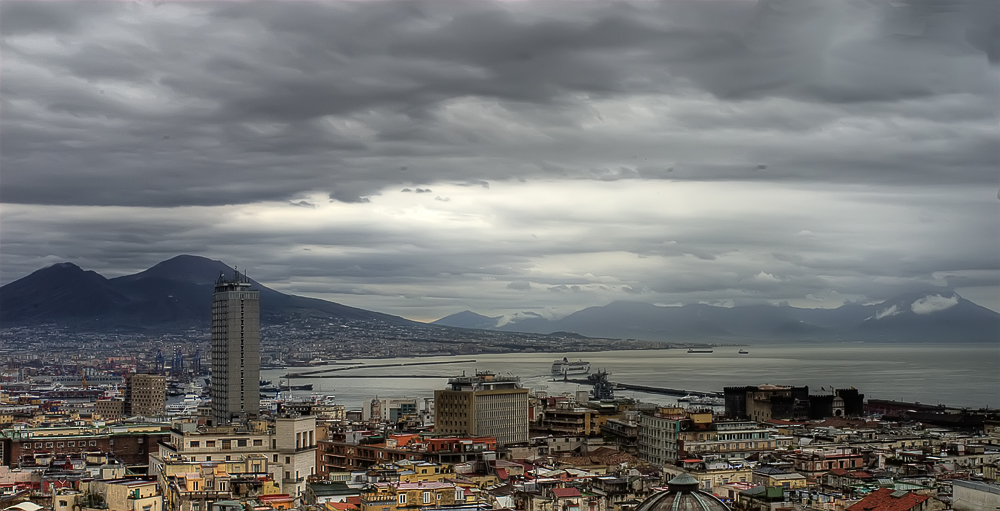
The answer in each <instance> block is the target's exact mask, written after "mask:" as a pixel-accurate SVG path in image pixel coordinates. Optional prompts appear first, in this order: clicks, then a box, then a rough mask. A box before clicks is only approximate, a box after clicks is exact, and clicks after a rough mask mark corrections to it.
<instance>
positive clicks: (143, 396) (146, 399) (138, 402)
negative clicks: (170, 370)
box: [125, 374, 167, 417]
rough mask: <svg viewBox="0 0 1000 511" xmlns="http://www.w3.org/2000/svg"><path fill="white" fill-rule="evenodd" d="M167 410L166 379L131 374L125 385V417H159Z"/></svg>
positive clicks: (154, 375)
mask: <svg viewBox="0 0 1000 511" xmlns="http://www.w3.org/2000/svg"><path fill="white" fill-rule="evenodd" d="M166 409H167V377H166V376H161V375H158V374H132V375H129V377H128V380H126V383H125V415H127V416H130V417H131V416H133V415H141V416H143V417H159V416H163V415H164V414H165V413H166Z"/></svg>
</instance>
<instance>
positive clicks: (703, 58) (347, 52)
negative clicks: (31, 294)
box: [0, 0, 1000, 206]
mask: <svg viewBox="0 0 1000 511" xmlns="http://www.w3.org/2000/svg"><path fill="white" fill-rule="evenodd" d="M0 8H2V9H3V15H4V16H3V18H4V24H3V25H2V27H0V28H2V29H3V32H4V34H3V35H4V41H3V51H4V60H3V63H2V66H3V77H4V96H3V118H2V119H0V122H2V129H3V134H4V136H3V139H2V141H0V142H2V147H0V149H2V154H3V164H4V165H3V166H4V174H5V176H4V177H5V182H4V186H3V187H2V188H0V198H2V199H3V200H4V201H5V202H17V203H42V204H95V205H101V204H120V205H143V206H173V205H184V204H192V205H207V204H228V203H238V202H244V203H251V202H255V201H258V200H287V199H290V198H291V196H293V195H295V194H297V193H301V192H310V191H320V192H325V193H327V194H328V195H329V196H330V197H331V198H332V199H334V200H338V201H344V202H363V201H364V200H368V199H369V198H370V197H371V196H372V195H373V194H377V193H379V191H380V190H382V189H384V188H385V187H387V186H398V185H400V184H403V185H407V184H412V185H417V184H420V183H433V182H437V181H442V180H445V181H466V182H486V181H488V180H497V179H511V178H531V177H533V176H563V177H577V178H583V179H600V180H614V179H628V178H635V177H654V178H659V177H666V176H667V175H668V173H667V171H665V170H663V169H667V168H676V167H677V163H678V162H682V163H683V164H682V165H681V167H680V168H681V170H684V169H687V171H686V172H684V171H678V172H670V173H669V177H670V178H671V179H696V180H700V179H710V180H713V179H723V180H731V179H744V178H746V179H767V180H772V179H773V180H793V181H794V180H808V181H826V182H867V181H874V182H883V183H885V182H894V181H896V182H901V181H905V182H907V183H910V184H914V183H953V182H976V183H985V182H992V181H995V179H994V177H995V176H994V169H995V167H996V164H997V161H998V160H1000V156H998V153H997V149H996V146H997V137H996V136H995V133H983V132H981V130H980V132H977V130H976V125H977V124H978V125H979V126H982V125H983V123H985V122H986V121H989V120H992V119H994V118H995V114H996V107H995V101H994V99H995V95H996V93H997V86H996V83H995V82H996V80H995V79H996V76H997V75H996V65H995V64H996V62H997V60H996V54H997V43H996V38H992V37H990V35H991V34H995V33H997V30H998V28H997V21H996V20H997V18H998V16H997V15H996V11H997V4H995V3H993V2H986V1H983V2H971V1H970V2H938V3H934V2H931V3H927V2H915V3H912V4H898V3H889V2H879V1H872V2H853V3H842V2H823V1H819V0H812V1H806V2H801V1H798V2H790V1H767V2H761V3H760V4H757V5H754V4H752V3H749V2H725V1H715V2H643V3H633V4H623V3H614V4H610V3H602V2H594V3H582V4H576V3H575V4H573V7H572V8H568V7H567V6H566V4H564V3H561V2H525V3H509V4H493V3H486V4H484V3H455V2H405V3H401V2H371V3H367V2H366V3H362V2H357V3H355V2H330V3H318V2H313V3H291V4H289V3H273V2H259V3H253V4H246V3H223V4H160V5H150V4H99V5H93V4H89V3H48V2H18V1H13V2H4V3H3V5H2V7H0ZM991 63H993V65H992V66H991ZM699 93H708V94H710V95H712V96H713V97H715V98H717V99H718V100H719V101H731V100H737V103H736V104H735V105H736V106H737V108H736V109H735V110H734V109H728V111H726V110H727V109H720V108H718V107H717V105H715V106H713V105H708V104H706V105H704V106H706V107H707V108H700V109H693V110H690V111H688V112H684V111H683V110H684V108H683V106H682V105H680V106H681V108H676V107H677V106H678V105H671V107H669V108H668V110H669V111H676V114H675V115H676V119H675V120H676V122H677V125H678V127H683V129H686V130H688V132H687V133H686V135H684V136H681V137H678V138H676V141H675V142H672V143H671V142H668V143H667V144H666V145H665V146H664V145H662V144H657V143H655V142H654V141H653V140H652V139H650V140H643V139H642V138H643V137H642V133H641V131H636V132H635V135H637V136H636V137H632V139H631V142H630V143H629V144H628V145H631V146H632V147H622V146H621V145H617V144H616V142H617V141H616V140H608V141H607V142H604V143H601V141H600V140H601V139H600V137H595V136H594V135H592V134H589V133H588V132H587V130H581V127H582V124H583V123H585V122H590V120H589V119H587V118H588V117H590V116H591V114H590V113H588V112H589V111H590V110H592V108H593V107H592V106H591V105H592V104H594V103H593V102H599V101H614V100H622V101H626V102H630V101H631V102H635V101H654V102H657V101H661V100H660V99H656V98H657V97H660V96H663V97H672V98H676V99H677V100H678V101H683V99H684V98H685V97H689V96H691V95H692V94H693V95H697V94H699ZM637 97H641V98H644V99H641V100H639V99H633V98H637ZM771 98H783V101H780V102H775V101H773V99H771ZM914 98H923V99H922V100H921V101H920V103H921V105H913V109H914V110H915V111H916V110H920V109H921V108H922V109H925V110H926V109H928V108H934V106H933V105H937V104H940V103H941V102H945V103H947V104H945V105H941V106H939V107H938V108H939V110H940V111H938V112H929V113H928V114H927V116H928V117H927V118H928V119H932V121H931V122H929V123H928V125H927V126H909V125H906V124H905V123H904V124H899V125H885V124H884V123H880V122H879V121H877V119H884V118H885V117H886V116H888V115H890V114H889V112H891V111H893V109H894V108H896V106H897V104H898V103H899V102H900V101H902V100H907V99H911V100H912V99H914ZM473 103H474V104H475V105H473V106H475V107H476V108H478V110H476V111H469V110H468V109H469V108H470V105H472V104H473ZM856 104H863V106H860V107H857V106H854V105H856ZM984 107H985V108H984ZM720 112H725V113H724V114H722V115H721V116H720ZM956 112H960V113H961V115H966V116H970V117H971V120H970V121H969V122H968V123H966V124H963V125H946V124H942V122H944V121H945V119H946V118H947V117H948V116H954V115H956ZM903 115H907V114H903ZM917 115H919V114H917ZM598 116H599V117H603V116H601V114H600V113H598ZM855 118H856V120H857V122H858V123H859V124H857V125H855V126H847V127H846V128H847V129H849V130H850V129H851V128H854V129H856V130H857V131H858V137H856V138H852V137H846V138H844V139H842V142H841V146H839V147H838V146H834V147H830V146H826V147H830V149H829V150H827V151H824V150H823V146H822V145H820V146H817V144H814V143H812V142H814V140H812V138H813V137H816V136H818V135H819V134H821V133H822V132H823V131H829V130H837V129H844V128H845V127H844V126H838V124H839V123H842V122H844V120H847V119H855ZM713 119H714V120H713ZM866 121H867V122H869V123H870V124H868V125H864V123H865V122H866ZM465 123H472V124H471V125H466V124H465ZM511 123H515V124H514V126H515V127H517V126H518V125H520V126H519V127H520V128H521V129H520V131H519V132H518V131H514V132H510V131H508V132H506V133H503V136H509V135H510V134H511V133H520V135H519V136H520V137H523V139H522V140H504V138H503V136H497V135H500V134H501V133H502V132H498V130H503V129H504V128H502V126H503V125H504V124H511ZM526 124H527V125H530V126H532V129H534V130H537V134H534V135H533V134H531V133H530V132H529V131H526V130H524V129H523V128H524V127H525V125H526ZM741 126H743V129H739V128H740V127H741ZM623 127H624V128H626V130H629V131H631V130H639V127H638V126H636V127H634V128H631V127H629V126H628V125H627V124H626V125H625V126H623ZM720 128H724V129H727V130H736V131H733V132H732V137H731V138H730V139H729V140H727V141H726V142H725V143H722V142H720V141H719V140H716V138H717V137H716V135H714V134H713V132H714V131H715V130H718V129H720ZM508 129H509V128H508ZM566 130H571V131H572V133H566V134H565V136H561V137H559V136H556V137H553V135H555V134H559V133H561V132H563V131H566ZM669 131H670V130H667V133H661V134H660V135H661V138H662V136H669ZM994 131H995V130H994ZM627 133H628V131H625V132H623V133H622V134H623V136H625V135H626V134H627ZM766 133H772V134H773V136H772V137H761V134H766ZM685 137H688V138H690V140H683V141H682V140H681V139H682V138H685ZM915 138H924V139H927V140H930V141H933V142H937V143H936V144H934V143H931V144H908V143H906V142H908V141H912V140H913V139H915ZM668 140H669V139H668ZM876 141H879V142H876ZM674 144H682V145H683V147H687V148H688V149H687V150H685V149H684V148H683V147H678V148H676V149H674V148H672V147H671V146H672V145H674ZM954 144H962V145H963V147H961V148H959V149H958V150H954V149H952V147H953V145H954ZM581 146H590V147H593V149H594V151H593V153H594V154H590V152H589V151H586V150H584V151H583V152H582V153H581V154H580V157H579V158H573V157H564V156H563V155H565V154H566V149H567V148H568V147H581ZM518 147H521V148H522V150H518ZM619 151H621V152H620V154H616V153H619ZM639 153H644V154H643V155H642V157H641V158H640V157H638V154H639ZM650 153H653V154H650ZM671 153H674V154H671ZM708 154H717V155H720V156H722V157H723V158H722V159H723V161H719V158H718V157H714V158H712V157H707V156H706V155H708ZM630 156H636V158H635V159H634V163H633V164H631V165H623V163H632V162H630V161H629V160H630V159H631V158H629V157H630ZM844 158H849V160H848V161H845V159H844ZM560 159H561V160H563V161H562V162H559V160H560ZM588 159H590V160H591V162H590V163H588V161H587V160H588ZM616 159H617V160H618V161H617V162H615V161H614V160H616ZM665 159H667V160H668V161H664V160H665ZM725 160H729V162H728V163H724V161H725ZM761 160H765V161H767V162H768V168H767V172H766V173H757V174H755V175H754V176H752V177H747V176H745V174H746V170H747V169H754V168H759V165H760V163H759V162H760V161H761ZM595 162H603V163H601V164H599V165H598V166H596V167H595V166H593V163H595ZM664 163H666V164H665V165H664ZM401 169H407V170H401ZM404 173H405V175H404ZM56 181H58V182H59V183H61V184H62V185H63V186H50V185H49V183H52V182H56Z"/></svg>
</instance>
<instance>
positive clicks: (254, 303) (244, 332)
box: [211, 272, 260, 425]
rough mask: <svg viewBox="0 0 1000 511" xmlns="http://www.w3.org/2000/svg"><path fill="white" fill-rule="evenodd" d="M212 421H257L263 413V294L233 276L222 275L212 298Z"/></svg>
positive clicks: (223, 423) (243, 280) (244, 276)
mask: <svg viewBox="0 0 1000 511" xmlns="http://www.w3.org/2000/svg"><path fill="white" fill-rule="evenodd" d="M211 383H212V420H213V421H214V422H215V424H216V425H225V424H229V423H231V422H232V421H233V419H237V420H239V419H241V418H251V417H256V416H257V414H258V412H259V411H260V292H259V291H257V290H253V289H250V279H248V278H247V277H246V275H241V274H240V273H239V272H234V274H233V275H232V277H231V278H230V277H227V276H226V275H220V276H219V279H218V280H217V281H216V282H215V294H213V295H212V382H211Z"/></svg>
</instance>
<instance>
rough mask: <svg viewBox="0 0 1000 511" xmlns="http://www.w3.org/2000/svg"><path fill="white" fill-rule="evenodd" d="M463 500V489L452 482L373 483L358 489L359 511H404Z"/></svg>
mask: <svg viewBox="0 0 1000 511" xmlns="http://www.w3.org/2000/svg"><path fill="white" fill-rule="evenodd" d="M464 500H465V491H464V490H462V489H461V488H458V487H456V486H455V485H454V484H452V483H444V482H436V481H429V482H416V483H375V484H372V485H369V486H367V487H365V488H364V489H363V490H361V511H403V510H407V509H410V510H412V509H419V508H425V507H426V508H434V507H440V506H451V505H454V504H455V503H456V501H457V502H458V503H461V502H463V501H464Z"/></svg>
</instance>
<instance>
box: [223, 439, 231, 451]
mask: <svg viewBox="0 0 1000 511" xmlns="http://www.w3.org/2000/svg"><path fill="white" fill-rule="evenodd" d="M222 448H223V449H232V448H233V441H232V440H223V441H222Z"/></svg>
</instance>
